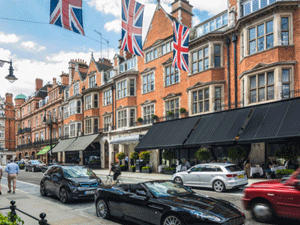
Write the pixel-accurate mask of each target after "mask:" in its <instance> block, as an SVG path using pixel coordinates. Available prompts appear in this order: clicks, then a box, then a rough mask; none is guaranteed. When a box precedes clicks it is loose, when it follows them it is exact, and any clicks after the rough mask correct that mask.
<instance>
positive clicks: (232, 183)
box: [173, 163, 248, 192]
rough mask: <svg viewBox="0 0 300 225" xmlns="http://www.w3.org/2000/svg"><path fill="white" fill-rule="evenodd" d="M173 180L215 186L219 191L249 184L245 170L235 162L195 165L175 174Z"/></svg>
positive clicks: (187, 184) (199, 185)
mask: <svg viewBox="0 0 300 225" xmlns="http://www.w3.org/2000/svg"><path fill="white" fill-rule="evenodd" d="M173 180H174V181H175V182H177V183H180V184H183V185H186V186H193V187H206V188H213V189H214V190H215V191H217V192H223V191H225V190H227V189H233V188H239V187H244V186H246V185H247V184H248V178H247V175H246V173H245V171H244V170H242V169H241V168H239V167H238V166H237V165H235V164H226V163H207V164H199V165H195V166H193V167H191V168H190V169H189V170H187V171H183V172H178V173H175V174H173Z"/></svg>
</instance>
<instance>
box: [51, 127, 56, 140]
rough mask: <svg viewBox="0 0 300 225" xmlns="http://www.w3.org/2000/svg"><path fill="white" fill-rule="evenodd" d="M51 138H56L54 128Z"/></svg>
mask: <svg viewBox="0 0 300 225" xmlns="http://www.w3.org/2000/svg"><path fill="white" fill-rule="evenodd" d="M52 138H56V130H55V128H53V134H52Z"/></svg>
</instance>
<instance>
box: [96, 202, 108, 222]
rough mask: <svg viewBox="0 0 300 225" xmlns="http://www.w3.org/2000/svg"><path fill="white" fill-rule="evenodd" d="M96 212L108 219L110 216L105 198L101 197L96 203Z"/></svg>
mask: <svg viewBox="0 0 300 225" xmlns="http://www.w3.org/2000/svg"><path fill="white" fill-rule="evenodd" d="M96 214H97V216H98V217H100V218H102V219H107V218H108V217H109V208H108V204H107V202H106V201H105V200H104V199H99V200H98V201H97V204H96Z"/></svg>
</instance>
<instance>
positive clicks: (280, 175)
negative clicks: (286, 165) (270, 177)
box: [276, 169, 295, 179]
mask: <svg viewBox="0 0 300 225" xmlns="http://www.w3.org/2000/svg"><path fill="white" fill-rule="evenodd" d="M294 172H295V170H288V169H285V170H276V179H282V178H283V177H284V176H286V175H291V174H292V173H294Z"/></svg>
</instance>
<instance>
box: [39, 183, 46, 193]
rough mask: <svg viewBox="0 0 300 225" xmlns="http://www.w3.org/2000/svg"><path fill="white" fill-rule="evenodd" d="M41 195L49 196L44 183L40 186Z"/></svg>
mask: <svg viewBox="0 0 300 225" xmlns="http://www.w3.org/2000/svg"><path fill="white" fill-rule="evenodd" d="M40 194H41V196H47V191H46V187H45V184H44V182H42V183H41V185H40Z"/></svg>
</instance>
